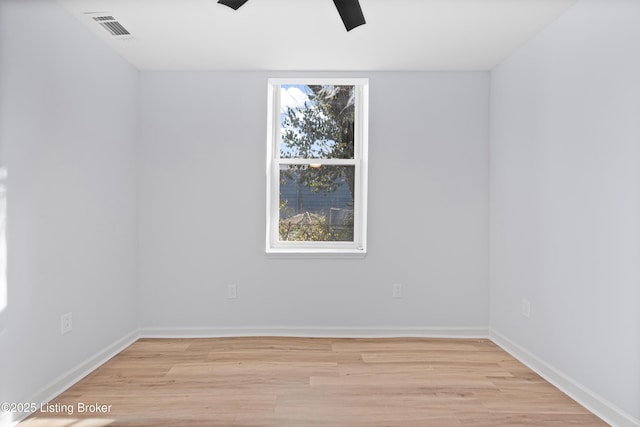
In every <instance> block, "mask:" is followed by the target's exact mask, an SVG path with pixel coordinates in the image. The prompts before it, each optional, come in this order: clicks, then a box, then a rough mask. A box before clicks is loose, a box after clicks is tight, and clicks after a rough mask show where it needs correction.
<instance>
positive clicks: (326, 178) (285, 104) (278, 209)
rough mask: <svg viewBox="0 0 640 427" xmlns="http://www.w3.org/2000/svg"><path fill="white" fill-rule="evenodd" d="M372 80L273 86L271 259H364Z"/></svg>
mask: <svg viewBox="0 0 640 427" xmlns="http://www.w3.org/2000/svg"><path fill="white" fill-rule="evenodd" d="M367 102H368V81H367V80H366V79H340V80H336V79H319V80H308V79H307V80H298V79H293V80H280V79H277V80H274V79H272V80H269V126H268V138H267V141H268V144H267V253H269V254H285V255H302V256H305V255H312V256H335V255H339V256H364V254H365V253H366V224H367V218H366V213H367V212H366V207H367Z"/></svg>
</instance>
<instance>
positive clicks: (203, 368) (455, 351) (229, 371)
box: [20, 337, 607, 427]
mask: <svg viewBox="0 0 640 427" xmlns="http://www.w3.org/2000/svg"><path fill="white" fill-rule="evenodd" d="M96 403H97V404H98V405H105V406H102V407H100V406H96V407H88V406H84V407H83V406H82V405H83V404H85V405H89V404H96ZM107 405H110V406H109V407H108V408H107ZM45 409H51V410H50V411H49V412H47V413H44V412H38V413H35V414H34V415H32V416H31V417H30V418H28V419H26V420H25V421H23V422H22V423H20V426H21V427H34V426H46V427H56V426H60V427H62V426H65V427H67V426H68V427H72V426H73V427H100V426H434V427H461V426H487V427H496V426H535V427H545V426H558V427H560V426H562V427H565V426H581V427H585V426H606V425H607V424H605V423H604V422H603V421H601V420H600V419H599V418H597V417H596V416H594V415H593V414H591V413H590V412H588V411H587V410H586V409H584V408H583V407H581V406H580V405H578V404H577V403H576V402H574V401H573V400H572V399H570V398H569V397H568V396H566V395H565V394H563V393H562V392H560V391H559V390H558V389H556V388H555V387H554V386H552V385H551V384H549V383H548V382H546V381H545V380H543V379H542V378H541V377H540V376H538V375H537V374H535V373H533V372H532V371H531V370H529V369H528V368H526V367H525V366H524V365H522V364H521V363H520V362H518V361H517V360H515V359H514V358H513V357H511V356H510V355H509V354H507V353H506V352H504V351H503V350H501V349H500V348H499V347H497V346H496V345H495V344H493V343H492V342H491V341H489V340H459V339H455V340H453V339H417V338H398V339H325V338H265V337H259V338H216V339H141V340H139V341H137V342H135V343H134V344H133V345H131V346H130V347H128V348H127V349H125V350H124V351H122V352H121V353H120V354H118V355H117V356H116V357H114V358H113V359H111V360H110V361H109V362H107V363H106V364H105V365H103V366H101V367H100V368H99V369H97V370H96V371H94V372H93V373H91V374H90V375H89V376H87V377H86V378H85V379H83V380H82V381H80V382H79V383H77V384H76V385H75V386H73V387H71V388H70V389H69V390H67V391H66V392H64V393H63V394H62V395H60V396H58V398H56V399H55V400H54V401H52V402H50V404H49V406H48V407H46V408H45ZM78 409H80V410H82V409H84V410H85V412H84V413H79V412H78ZM87 409H94V410H98V409H103V410H105V413H88V412H86V410H87ZM107 409H108V410H107ZM69 412H73V413H72V414H70V413H69Z"/></svg>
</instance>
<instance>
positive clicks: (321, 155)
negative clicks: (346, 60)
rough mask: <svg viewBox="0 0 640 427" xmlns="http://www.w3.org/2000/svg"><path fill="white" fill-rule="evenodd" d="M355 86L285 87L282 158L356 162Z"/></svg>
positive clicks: (281, 108) (281, 140)
mask: <svg viewBox="0 0 640 427" xmlns="http://www.w3.org/2000/svg"><path fill="white" fill-rule="evenodd" d="M355 99H356V97H355V86H335V85H282V86H281V87H280V157H282V158H298V159H300V158H303V159H353V153H354V149H353V148H354V118H355Z"/></svg>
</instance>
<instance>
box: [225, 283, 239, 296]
mask: <svg viewBox="0 0 640 427" xmlns="http://www.w3.org/2000/svg"><path fill="white" fill-rule="evenodd" d="M227 298H228V299H236V298H238V292H237V288H236V285H227Z"/></svg>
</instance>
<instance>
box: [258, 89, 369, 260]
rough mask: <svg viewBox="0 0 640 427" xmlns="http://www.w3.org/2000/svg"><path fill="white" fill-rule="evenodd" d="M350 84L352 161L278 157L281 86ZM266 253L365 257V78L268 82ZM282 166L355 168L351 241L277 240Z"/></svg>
mask: <svg viewBox="0 0 640 427" xmlns="http://www.w3.org/2000/svg"><path fill="white" fill-rule="evenodd" d="M285 84H286V85H296V84H299V85H349V86H355V87H356V105H355V108H356V113H355V116H356V120H355V123H354V145H355V146H354V158H353V159H288V158H280V119H279V116H280V115H279V114H276V111H279V109H280V87H281V86H282V85H285ZM267 100H268V108H267V165H266V175H267V176H266V178H267V179H266V181H267V197H266V199H267V200H266V202H267V206H266V208H267V209H266V253H267V255H268V256H270V257H271V256H273V257H284V258H364V257H365V255H366V253H367V190H368V186H367V181H368V130H369V122H368V116H369V105H368V104H369V80H368V79H366V78H291V79H287V78H273V79H268V95H267ZM282 164H323V165H353V166H355V169H356V173H355V178H354V179H355V182H354V188H355V189H356V190H355V194H354V241H353V242H299V241H298V242H282V241H280V239H279V229H278V224H279V217H280V207H279V200H280V196H279V191H280V186H279V170H280V165H282Z"/></svg>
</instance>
